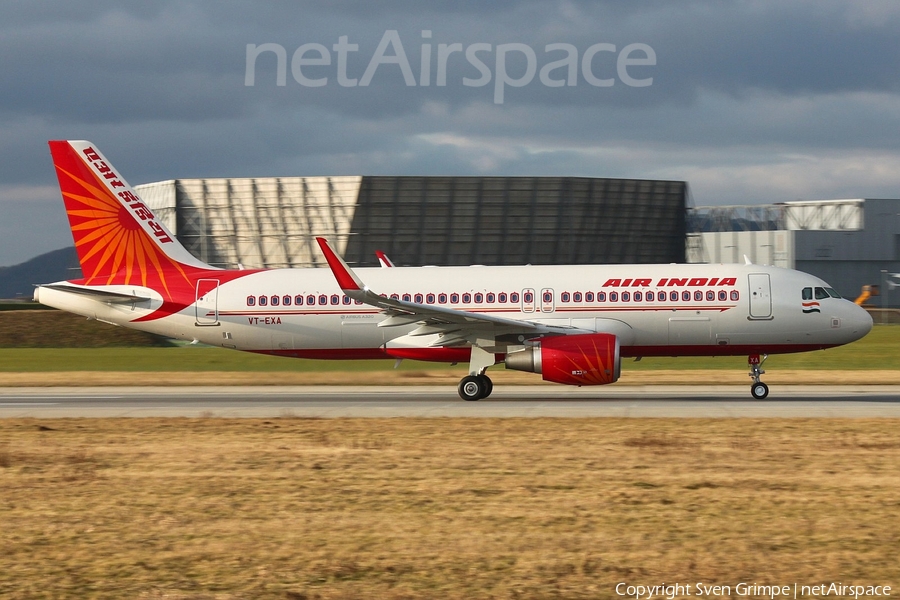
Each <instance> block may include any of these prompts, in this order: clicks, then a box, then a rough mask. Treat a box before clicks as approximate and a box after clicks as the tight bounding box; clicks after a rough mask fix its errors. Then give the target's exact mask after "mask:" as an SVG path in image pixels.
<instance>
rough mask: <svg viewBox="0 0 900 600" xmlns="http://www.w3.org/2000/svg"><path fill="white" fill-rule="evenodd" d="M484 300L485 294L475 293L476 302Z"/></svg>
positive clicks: (479, 302)
mask: <svg viewBox="0 0 900 600" xmlns="http://www.w3.org/2000/svg"><path fill="white" fill-rule="evenodd" d="M482 302H484V294H482V293H481V292H478V293H477V294H475V304H481V303H482Z"/></svg>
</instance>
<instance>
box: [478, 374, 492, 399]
mask: <svg viewBox="0 0 900 600" xmlns="http://www.w3.org/2000/svg"><path fill="white" fill-rule="evenodd" d="M478 378H479V379H481V383H482V384H484V391H483V392H482V393H481V397H482V398H487V397H488V396H490V395H491V392H493V391H494V382H493V381H491V378H490V377H488V376H487V375H478Z"/></svg>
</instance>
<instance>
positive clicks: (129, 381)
mask: <svg viewBox="0 0 900 600" xmlns="http://www.w3.org/2000/svg"><path fill="white" fill-rule="evenodd" d="M464 374H465V373H464V372H463V371H450V370H434V371H428V370H423V371H393V370H390V369H388V370H384V371H357V372H353V371H321V372H301V373H292V372H285V371H272V372H267V373H265V376H264V377H261V376H260V374H259V373H257V372H239V371H238V372H235V371H205V372H204V371H200V372H166V371H162V372H156V371H136V372H131V371H59V372H49V373H47V372H38V373H2V372H0V387H17V386H23V387H51V386H133V385H139V386H186V385H367V386H371V385H441V386H449V387H450V388H455V387H456V384H457V383H459V379H460V377H462V376H463V375H464ZM489 374H490V376H491V379H492V380H493V381H494V383H495V384H497V385H548V386H555V387H556V388H557V389H564V388H560V386H558V385H556V384H553V383H546V382H544V381H541V377H540V375H535V374H533V373H520V372H518V371H506V370H503V369H497V370H492V371H490V373H489ZM764 379H765V381H766V383H769V384H775V385H900V371H897V370H871V371H849V370H848V371H810V370H801V369H784V370H779V371H775V370H773V371H770V372H769V373H766V375H765V378H764ZM698 382H699V383H700V384H713V383H714V384H718V385H742V386H748V385H750V379H749V378H748V377H747V373H746V372H744V371H743V370H740V369H736V370H734V371H710V370H690V369H688V370H677V371H676V370H667V369H660V370H653V371H624V372H623V373H622V378H621V379H619V381H618V382H616V384H615V385H616V386H623V385H697V384H698ZM608 389H612V388H608Z"/></svg>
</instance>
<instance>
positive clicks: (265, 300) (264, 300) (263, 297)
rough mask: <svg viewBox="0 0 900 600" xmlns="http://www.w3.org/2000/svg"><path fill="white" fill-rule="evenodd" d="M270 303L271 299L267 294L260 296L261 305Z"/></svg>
mask: <svg viewBox="0 0 900 600" xmlns="http://www.w3.org/2000/svg"><path fill="white" fill-rule="evenodd" d="M268 303H269V299H268V298H266V297H265V296H260V297H259V305H260V306H265V305H267V304H268Z"/></svg>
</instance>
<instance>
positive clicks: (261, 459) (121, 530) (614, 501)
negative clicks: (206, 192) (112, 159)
mask: <svg viewBox="0 0 900 600" xmlns="http://www.w3.org/2000/svg"><path fill="white" fill-rule="evenodd" d="M898 425H900V423H898V421H896V420H871V421H867V420H777V419H766V420H745V419H734V420H699V419H698V420H677V419H668V420H662V419H661V420H626V419H584V420H575V419H490V420H487V419H486V420H481V419H384V420H378V419H338V420H325V419H298V418H295V417H293V416H292V415H290V414H285V415H283V416H282V418H279V419H269V420H249V419H247V420H241V419H234V420H231V419H217V418H214V415H211V414H209V415H204V418H201V419H132V420H129V419H109V420H91V419H72V420H40V421H38V420H24V419H22V420H4V421H0V597H3V598H176V599H189V598H192V599H213V598H216V599H232V598H273V599H274V598H281V599H294V600H296V599H300V598H307V599H314V598H321V599H337V598H341V599H350V598H354V599H357V598H385V599H400V598H403V599H415V598H441V599H444V598H447V599H463V598H465V599H469V598H511V599H512V598H519V599H525V598H533V599H544V598H610V597H615V595H614V592H613V587H614V585H615V583H617V582H619V581H627V582H631V583H651V584H656V583H661V582H663V581H665V582H670V583H671V582H675V581H679V582H696V581H704V582H718V583H723V584H729V583H730V584H735V583H737V582H740V581H750V582H754V581H755V582H759V583H769V584H781V583H793V582H794V581H798V582H800V583H801V584H802V583H810V582H811V583H819V582H821V581H827V582H830V581H843V582H845V583H849V582H857V583H879V584H893V585H895V586H896V585H897V584H898V583H900V582H898V580H897V574H898V570H897V551H898V548H900V510H898V509H900V495H898V493H897V492H898V489H900V466H898V465H900V438H898V436H897V429H898ZM895 589H896V588H895Z"/></svg>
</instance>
